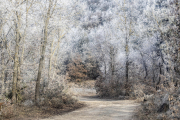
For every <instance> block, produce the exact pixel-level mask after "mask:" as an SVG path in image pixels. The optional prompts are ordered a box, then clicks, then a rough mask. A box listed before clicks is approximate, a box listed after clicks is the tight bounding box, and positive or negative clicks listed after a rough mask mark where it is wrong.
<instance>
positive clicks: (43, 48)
mask: <svg viewBox="0 0 180 120" xmlns="http://www.w3.org/2000/svg"><path fill="white" fill-rule="evenodd" d="M56 3H57V0H49V1H48V4H49V6H48V9H47V13H46V15H45V17H44V30H43V35H44V37H43V40H42V46H41V51H40V61H39V68H38V76H37V80H36V89H35V102H36V104H38V103H39V98H40V80H41V74H42V70H43V66H44V58H45V51H46V46H47V41H48V25H49V20H50V18H51V16H52V14H53V11H54V9H55V6H56Z"/></svg>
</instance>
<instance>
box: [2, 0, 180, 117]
mask: <svg viewBox="0 0 180 120" xmlns="http://www.w3.org/2000/svg"><path fill="white" fill-rule="evenodd" d="M0 71H1V72H0V120H1V119H2V120H3V119H10V118H11V119H12V120H13V118H14V116H18V115H17V114H19V113H17V112H15V111H17V108H21V107H22V106H24V107H25V108H26V107H27V106H34V107H37V108H38V109H39V108H42V107H43V109H45V108H46V107H49V108H51V109H52V110H54V109H63V108H66V107H69V108H72V109H77V108H80V107H83V105H82V103H80V102H79V101H78V100H77V99H76V98H75V97H74V96H73V95H72V93H71V92H70V89H71V86H76V85H78V84H82V83H86V84H87V83H88V82H89V81H91V82H92V84H93V87H92V89H93V90H95V91H96V96H97V97H98V98H99V99H118V100H134V101H136V102H138V103H140V106H139V107H137V109H136V110H135V112H134V115H133V119H137V120H180V1H179V0H0ZM70 84H72V85H70ZM85 86H86V85H85ZM44 106H45V108H44ZM1 107H2V108H1ZM25 108H23V109H25ZM46 111H47V110H46ZM97 120H98V119H97Z"/></svg>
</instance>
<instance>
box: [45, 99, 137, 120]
mask: <svg viewBox="0 0 180 120" xmlns="http://www.w3.org/2000/svg"><path fill="white" fill-rule="evenodd" d="M79 100H80V101H81V102H83V103H84V104H86V107H83V108H81V109H77V110H75V111H72V112H69V113H67V114H64V115H59V116H53V117H50V118H46V119H41V120H133V118H132V116H133V113H134V110H135V109H136V108H137V107H138V106H139V104H138V103H136V102H135V101H133V100H109V99H99V98H97V97H92V96H87V97H80V98H79Z"/></svg>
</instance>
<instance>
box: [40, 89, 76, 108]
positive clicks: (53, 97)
mask: <svg viewBox="0 0 180 120" xmlns="http://www.w3.org/2000/svg"><path fill="white" fill-rule="evenodd" d="M76 103H77V100H76V99H74V98H72V97H71V96H70V95H67V94H65V93H64V92H63V87H61V89H60V88H56V89H51V90H47V91H46V92H45V94H44V100H42V101H41V105H42V106H50V107H52V108H60V109H61V108H63V107H65V106H70V105H74V104H76Z"/></svg>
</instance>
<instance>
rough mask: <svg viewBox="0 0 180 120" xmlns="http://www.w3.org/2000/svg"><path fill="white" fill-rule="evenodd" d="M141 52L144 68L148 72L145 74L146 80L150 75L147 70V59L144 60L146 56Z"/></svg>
mask: <svg viewBox="0 0 180 120" xmlns="http://www.w3.org/2000/svg"><path fill="white" fill-rule="evenodd" d="M140 54H141V57H142V61H143V66H144V70H145V72H146V74H145V76H144V80H146V78H147V76H148V70H147V65H146V61H145V60H144V56H143V54H142V53H140Z"/></svg>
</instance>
